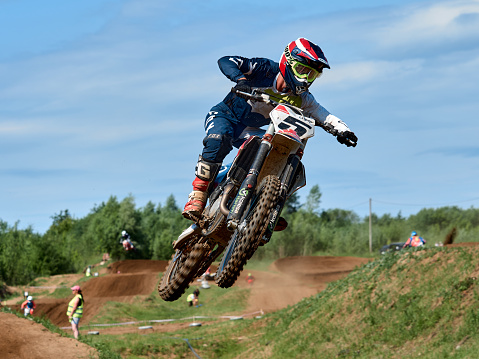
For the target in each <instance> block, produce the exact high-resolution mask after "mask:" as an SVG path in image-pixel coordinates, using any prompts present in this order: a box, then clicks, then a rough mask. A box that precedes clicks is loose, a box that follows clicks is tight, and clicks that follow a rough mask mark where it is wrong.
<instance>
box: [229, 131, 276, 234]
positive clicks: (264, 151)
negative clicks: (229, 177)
mask: <svg viewBox="0 0 479 359" xmlns="http://www.w3.org/2000/svg"><path fill="white" fill-rule="evenodd" d="M273 133H274V126H273V125H272V124H270V126H269V127H268V130H267V131H266V133H265V134H264V136H263V139H262V140H261V144H260V145H259V148H258V152H257V154H256V156H255V158H254V160H253V163H252V164H251V167H250V169H249V172H248V175H247V176H246V178H245V179H244V181H243V183H242V184H241V187H240V188H239V190H238V194H237V195H236V197H235V199H234V202H233V204H232V205H231V209H230V211H229V214H228V218H227V219H226V226H227V228H228V230H230V231H235V230H236V229H237V228H238V224H239V221H240V219H241V216H242V215H243V213H244V211H245V210H246V207H247V206H248V203H249V200H250V199H251V197H252V196H253V192H254V189H255V188H256V184H257V181H258V176H259V173H260V171H261V168H262V167H263V164H264V161H265V160H266V157H267V156H268V153H269V151H270V149H271V141H272V140H273Z"/></svg>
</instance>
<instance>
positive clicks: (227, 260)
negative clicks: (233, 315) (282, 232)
mask: <svg viewBox="0 0 479 359" xmlns="http://www.w3.org/2000/svg"><path fill="white" fill-rule="evenodd" d="M280 186H281V182H280V180H279V178H278V177H276V176H274V175H269V176H266V177H265V178H264V179H263V180H262V181H261V184H260V185H259V186H258V188H257V190H256V191H255V192H256V193H255V194H254V195H253V198H252V200H251V207H250V209H249V210H248V213H247V215H246V219H245V221H246V227H245V228H244V229H243V230H242V231H241V233H240V232H239V231H236V233H235V234H234V235H233V237H232V239H231V240H230V242H229V243H228V246H227V248H226V250H225V252H224V255H223V258H222V260H221V262H220V265H219V267H218V270H217V271H216V276H215V282H216V284H217V285H218V286H219V287H221V288H229V287H231V286H232V285H233V284H234V283H235V282H236V280H237V279H238V277H239V275H240V273H241V271H242V270H243V267H244V265H245V264H246V262H247V261H248V260H249V259H250V258H251V257H252V256H253V254H254V252H255V251H256V249H258V246H259V243H260V241H261V238H262V236H263V234H264V232H265V230H266V228H267V227H268V223H269V221H268V220H269V216H270V213H271V211H272V210H273V208H274V206H275V204H276V201H277V199H278V196H279V193H280Z"/></svg>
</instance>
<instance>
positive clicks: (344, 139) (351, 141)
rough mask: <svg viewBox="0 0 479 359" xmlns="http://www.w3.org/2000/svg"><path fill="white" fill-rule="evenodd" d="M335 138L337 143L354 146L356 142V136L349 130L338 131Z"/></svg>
mask: <svg viewBox="0 0 479 359" xmlns="http://www.w3.org/2000/svg"><path fill="white" fill-rule="evenodd" d="M336 138H337V140H338V142H339V143H341V144H343V145H346V146H348V147H351V146H352V147H356V145H357V144H358V138H357V137H356V135H355V134H354V132H351V131H344V132H340V133H338V135H337V137H336Z"/></svg>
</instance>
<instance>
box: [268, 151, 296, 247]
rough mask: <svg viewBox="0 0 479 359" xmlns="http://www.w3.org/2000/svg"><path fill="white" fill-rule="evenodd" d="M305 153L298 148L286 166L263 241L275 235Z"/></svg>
mask: <svg viewBox="0 0 479 359" xmlns="http://www.w3.org/2000/svg"><path fill="white" fill-rule="evenodd" d="M302 155H303V152H302V150H298V152H297V153H295V154H294V155H292V156H291V157H290V159H289V160H288V163H287V164H286V167H285V169H284V171H283V174H282V175H281V189H280V193H279V197H278V201H277V202H276V205H275V207H274V209H273V211H272V212H271V214H270V216H269V222H268V227H267V228H266V231H265V232H264V234H263V237H262V238H261V243H262V244H266V243H268V242H269V240H270V239H271V236H272V235H273V231H274V228H275V227H276V224H277V223H278V221H279V217H280V214H281V211H282V210H283V207H284V204H285V203H286V200H287V198H288V192H289V189H290V187H291V184H292V183H293V182H294V177H293V176H294V174H295V173H296V170H297V169H298V166H299V164H300V162H301V157H302Z"/></svg>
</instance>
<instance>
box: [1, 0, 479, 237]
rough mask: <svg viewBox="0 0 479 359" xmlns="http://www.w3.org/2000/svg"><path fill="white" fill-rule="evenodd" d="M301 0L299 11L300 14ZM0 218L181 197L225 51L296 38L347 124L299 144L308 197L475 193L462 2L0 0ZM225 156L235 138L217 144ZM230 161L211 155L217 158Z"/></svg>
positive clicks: (473, 53) (345, 204)
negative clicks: (322, 58)
mask: <svg viewBox="0 0 479 359" xmlns="http://www.w3.org/2000/svg"><path fill="white" fill-rule="evenodd" d="M306 9H307V10H306ZM0 30H1V33H2V36H0V48H1V49H2V50H1V51H0V79H1V80H0V156H1V157H0V158H1V160H0V179H1V186H0V204H1V207H0V219H2V220H3V221H6V222H8V223H9V224H10V225H13V224H15V223H16V222H17V221H19V227H20V228H26V227H27V226H32V227H33V229H34V231H36V232H40V233H43V232H45V231H46V230H47V229H48V227H49V226H50V225H51V222H52V219H51V217H52V216H53V215H54V214H57V213H59V212H60V211H61V210H65V209H68V210H69V211H70V213H72V214H73V216H74V217H76V218H82V217H84V216H85V215H87V214H88V213H89V212H90V211H91V209H92V208H93V207H94V206H95V205H98V204H100V203H101V202H104V201H107V200H108V198H109V197H110V196H112V195H113V196H116V197H117V198H118V199H119V200H122V199H123V198H125V197H126V196H128V195H129V194H131V195H133V196H134V197H135V202H136V205H137V207H143V206H144V205H145V204H146V203H147V202H148V201H152V202H153V203H155V204H158V203H162V204H164V203H165V200H166V198H167V197H168V196H169V195H170V194H173V195H174V196H175V198H176V201H177V204H178V205H179V206H183V205H184V202H186V198H187V195H188V193H189V192H190V191H191V181H192V180H193V173H194V166H195V163H196V160H197V157H198V154H199V153H200V152H201V149H202V145H201V141H202V138H203V136H204V132H203V120H204V117H205V114H206V113H207V112H208V111H209V109H210V108H211V107H212V106H213V105H215V104H216V103H218V102H219V101H221V99H222V98H223V97H224V96H225V94H226V93H227V91H229V89H230V88H231V86H232V83H231V82H230V81H229V80H228V79H226V78H225V77H224V76H223V75H222V74H221V73H220V71H219V69H218V67H217V64H216V61H217V59H218V58H220V57H221V56H225V55H242V56H245V57H268V58H271V59H274V60H276V61H277V60H279V57H280V55H281V53H282V51H283V49H284V47H285V45H286V44H287V43H289V42H290V41H292V40H295V39H296V38H298V37H300V36H303V37H306V38H308V39H310V40H312V41H314V42H316V43H317V44H318V45H320V46H321V48H322V49H323V51H324V52H325V54H326V56H327V58H328V60H329V63H330V64H331V70H329V71H327V73H325V74H324V75H323V76H322V77H321V78H320V79H319V80H318V81H317V82H315V83H314V84H313V86H312V87H311V92H312V93H313V94H314V95H315V97H316V99H317V100H318V101H319V102H320V103H321V104H322V105H323V106H324V107H326V108H327V109H328V110H329V111H330V112H332V113H333V114H335V115H337V116H338V117H340V118H341V119H342V120H344V121H345V122H346V123H347V124H348V125H349V127H350V128H351V129H352V130H353V131H354V132H355V133H356V134H357V135H358V137H359V144H358V146H357V147H356V148H354V149H352V148H346V147H345V146H342V145H340V144H339V143H337V142H336V141H335V139H334V138H333V137H332V136H330V135H328V134H327V133H325V132H322V131H321V130H319V129H318V131H317V134H316V136H315V137H314V138H313V139H312V140H311V141H310V142H309V143H308V146H307V148H306V153H305V156H304V159H303V160H304V163H305V166H306V173H307V183H308V184H307V186H306V187H305V188H303V189H302V190H301V191H300V192H299V193H300V195H301V198H302V199H304V198H305V196H306V195H307V194H308V192H309V190H310V188H311V187H312V186H313V185H316V184H317V185H319V186H320V190H321V192H322V194H323V195H322V202H321V208H322V209H328V208H342V209H349V210H353V211H355V212H356V213H357V214H359V215H360V216H366V215H367V214H368V211H369V203H368V202H369V199H370V198H371V199H372V209H373V212H375V213H376V214H378V215H382V214H384V213H390V214H392V215H396V214H397V213H398V212H399V211H401V213H402V214H403V215H404V216H408V215H410V214H414V213H417V212H418V211H419V210H420V209H422V208H425V207H426V208H430V207H441V206H453V205H457V206H460V207H463V208H468V207H471V206H474V207H477V206H479V189H478V185H477V184H478V178H479V140H478V138H479V121H478V117H479V115H478V114H479V100H478V99H479V86H478V84H479V1H477V0H476V1H472V0H467V1H460V0H457V1H394V0H390V1H386V0H383V1H381V0H375V1H373V0H371V1H361V2H360V3H357V2H355V1H334V2H332V1H331V2H326V3H324V2H318V1H317V0H314V1H313V0H311V1H309V0H306V1H302V2H301V6H298V7H297V8H295V7H294V6H292V5H291V2H289V1H283V0H279V1H276V2H274V6H273V4H272V3H270V2H268V3H266V2H265V3H263V4H262V3H260V4H257V1H243V2H242V3H241V6H239V5H238V3H232V2H227V1H224V0H223V1H220V0H211V1H208V0H205V1H186V0H176V1H168V2H167V1H161V0H160V1H158V0H134V1H132V0H122V1H118V0H117V1H111V0H110V1H106V0H83V1H81V2H66V1H57V0H45V1H41V2H38V1H34V0H28V1H26V0H0ZM233 152H235V151H233ZM230 158H231V157H228V159H230Z"/></svg>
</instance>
